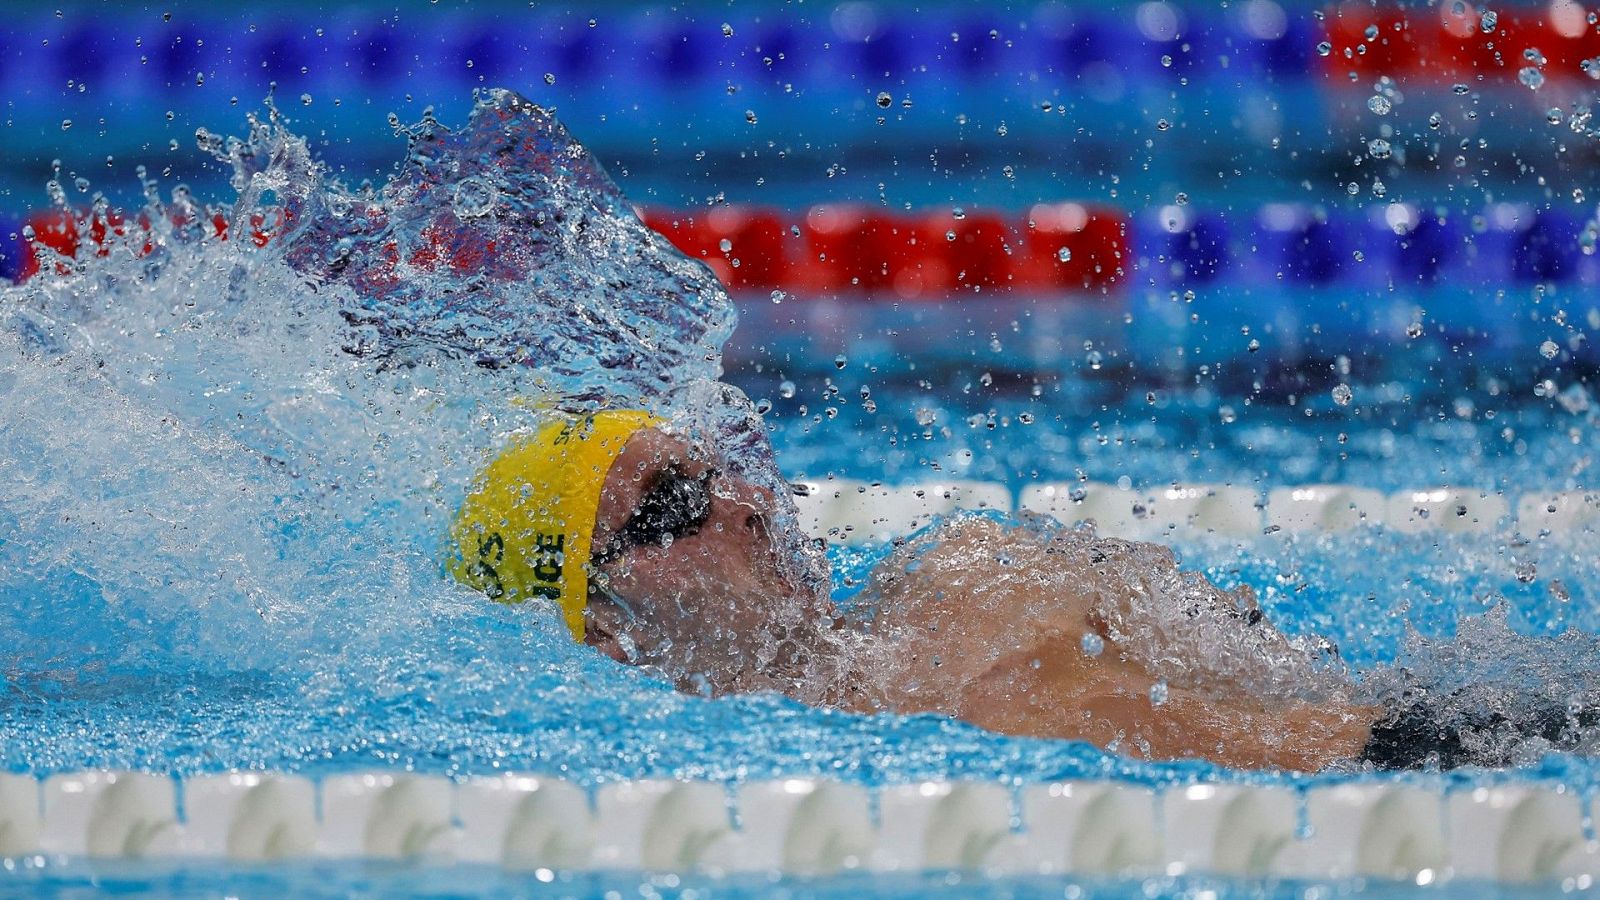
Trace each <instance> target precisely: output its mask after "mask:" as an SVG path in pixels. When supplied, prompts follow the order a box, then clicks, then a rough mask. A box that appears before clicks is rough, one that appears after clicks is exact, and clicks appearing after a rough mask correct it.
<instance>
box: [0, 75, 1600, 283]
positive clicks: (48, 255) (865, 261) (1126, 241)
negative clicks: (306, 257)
mask: <svg viewBox="0 0 1600 900" xmlns="http://www.w3.org/2000/svg"><path fill="white" fill-rule="evenodd" d="M1597 71H1600V69H1597ZM638 212H639V214H640V216H641V218H642V219H643V220H644V221H645V223H646V224H648V225H649V226H650V227H651V228H653V229H654V230H655V231H657V232H658V233H659V234H661V235H663V236H664V237H666V238H667V239H668V240H669V241H670V242H671V243H672V244H673V245H674V246H675V247H677V248H678V249H679V250H680V251H681V252H683V253H684V254H685V255H687V256H689V257H690V258H693V259H697V260H700V261H702V262H704V263H705V264H706V265H707V266H708V267H710V268H711V269H712V271H713V272H714V273H715V274H716V275H717V277H718V278H719V279H721V280H722V282H723V283H724V284H725V285H727V287H728V288H729V289H730V290H731V291H733V292H735V293H739V294H753V295H759V294H763V293H767V294H770V293H772V292H781V293H783V294H788V295H790V296H793V297H795V298H796V299H801V300H804V299H806V298H809V297H852V298H861V299H866V300H876V301H889V302H896V301H906V302H919V301H943V300H948V299H953V298H964V299H966V300H967V301H970V302H983V301H984V300H986V299H988V298H989V297H992V296H994V295H995V294H996V293H1002V294H1006V293H1010V294H1019V295H1023V296H1031V297H1037V298H1040V299H1042V300H1059V301H1065V302H1073V303H1080V304H1089V305H1093V304H1099V303H1108V302H1110V301H1111V300H1113V299H1116V298H1118V297H1120V296H1121V295H1123V294H1126V293H1128V292H1129V291H1131V290H1135V289H1137V290H1157V291H1172V292H1180V291H1185V290H1198V289H1205V288H1207V287H1212V286H1216V287H1228V288H1234V287H1253V288H1260V289H1262V290H1271V291H1274V292H1281V291H1283V290H1284V289H1285V288H1286V287H1289V288H1301V287H1306V288H1314V287H1334V286H1337V287H1341V288H1350V289H1359V288H1363V287H1365V288H1370V289H1372V290H1374V291H1381V292H1385V293H1388V292H1392V291H1393V290H1396V289H1398V288H1400V287H1416V288H1418V289H1428V288H1431V287H1434V286H1436V285H1440V284H1474V285H1480V286H1489V287H1496V288H1498V287H1504V286H1507V285H1533V284H1548V285H1561V284H1564V283H1579V284H1585V285H1589V284H1600V256H1597V255H1596V254H1594V253H1593V248H1594V246H1595V245H1596V239H1597V237H1600V225H1597V224H1596V223H1595V222H1594V221H1592V220H1591V219H1588V218H1585V217H1584V216H1583V215H1580V214H1579V213H1577V212H1573V211H1566V210H1559V209H1543V210H1540V209H1535V208H1534V207H1532V206H1528V205H1523V204H1516V203H1493V204H1490V205H1488V206H1487V207H1485V208H1484V210H1483V212H1482V213H1481V214H1480V215H1478V216H1473V217H1468V216H1466V215H1464V214H1440V213H1439V212H1438V211H1427V210H1422V209H1419V208H1418V207H1415V206H1412V205H1409V204H1404V203H1378V204H1372V205H1370V206H1368V207H1366V208H1364V209H1362V210H1359V211H1346V210H1337V209H1335V210H1328V209H1325V208H1322V207H1318V206H1314V205H1306V204H1290V203H1271V204H1266V205H1263V206H1261V207H1259V208H1256V209H1253V210H1250V211H1248V212H1244V213H1230V214H1226V215H1223V214H1220V213H1216V212H1210V211H1205V210H1199V209H1195V208H1193V207H1190V206H1188V205H1178V204H1173V205H1167V206H1162V207H1157V208H1154V209H1150V210H1146V211H1143V212H1138V213H1130V212H1128V211H1125V210H1121V209H1117V208H1113V207H1109V206H1105V205H1099V204H1085V203H1078V202H1070V201H1068V202H1059V203H1038V204H1035V205H1033V206H1031V207H1029V208H1027V209H1025V210H1020V211H1000V210H994V209H987V208H984V209H979V208H970V209H965V210H963V209H960V208H951V209H939V210H925V211H920V212H904V211H894V210H888V209H884V208H882V207H874V206H866V205H860V204H821V205H816V206H811V207H808V208H806V209H799V210H780V209H775V208H769V207H759V206H733V205H722V206H715V207H710V208H706V209H696V210H667V209H659V208H654V207H646V208H641V209H639V210H638ZM183 215H187V216H188V217H189V218H188V219H187V220H185V221H179V222H175V223H174V226H175V228H176V229H178V230H180V231H182V232H183V233H184V234H185V236H186V238H185V239H188V240H196V239H202V240H204V239H215V240H229V239H230V238H236V237H237V236H238V235H239V234H241V233H243V234H246V235H247V236H248V238H249V240H250V241H251V243H252V244H253V245H255V246H264V245H266V244H267V243H269V242H270V241H271V240H272V239H273V236H274V234H276V233H277V231H278V230H279V229H280V227H281V223H280V222H278V221H276V220H275V218H274V216H273V214H271V213H270V212H269V213H256V214H254V215H253V216H252V220H251V222H250V223H249V227H248V228H238V227H234V225H233V223H230V222H229V221H228V220H227V219H226V218H225V217H224V216H223V215H222V214H220V213H187V214H183ZM1469 218H1470V219H1471V221H1470V222H1469V221H1468V219H1469ZM149 230H150V228H149V222H148V219H147V217H146V215H145V214H144V213H138V214H132V215H125V214H123V213H119V212H115V211H111V212H104V213H98V214H94V215H89V214H88V213H83V212H68V211H64V210H48V211H44V212H38V213H34V214H32V215H29V216H27V217H25V218H23V219H15V218H5V217H0V276H3V277H7V278H10V279H12V280H14V281H22V280H26V279H27V278H29V277H32V276H33V275H34V274H37V272H38V271H39V269H40V266H41V265H50V264H52V263H54V265H56V267H57V268H59V269H61V270H62V271H66V270H68V268H69V264H68V261H70V260H72V259H76V258H79V256H80V254H82V253H84V252H85V251H86V248H89V247H93V248H94V250H93V252H94V253H95V254H96V255H100V256H104V255H106V254H108V253H109V252H110V251H111V249H112V247H113V246H119V247H123V248H127V249H130V250H132V251H133V252H134V253H136V254H139V255H145V254H149V253H152V252H154V251H155V250H156V247H155V244H154V243H153V242H152V241H151V240H150V239H149V237H148V235H149ZM30 234H31V235H32V240H28V239H27V235H30ZM429 234H431V235H434V237H435V238H436V239H448V240H450V241H452V242H455V244H456V245H459V246H460V247H467V248H469V249H470V248H471V247H472V246H473V243H474V242H479V243H481V244H483V249H484V250H485V253H486V254H487V248H488V247H489V245H490V244H491V243H492V242H498V241H499V240H500V239H502V238H504V235H499V234H496V233H495V232H494V231H493V228H492V226H482V227H480V226H477V225H474V226H471V227H468V226H463V227H462V228H461V229H459V230H457V231H451V232H450V233H449V234H443V233H436V232H429ZM396 254H397V255H399V251H398V250H396ZM405 263H406V264H407V265H410V266H412V267H413V268H414V269H416V270H417V271H418V272H424V271H432V270H436V269H438V268H439V267H440V266H442V265H446V264H448V263H449V260H448V255H441V254H440V253H439V252H438V248H437V247H434V246H433V245H431V244H428V245H425V246H418V247H416V248H414V249H413V252H411V253H410V254H409V256H406V258H405Z"/></svg>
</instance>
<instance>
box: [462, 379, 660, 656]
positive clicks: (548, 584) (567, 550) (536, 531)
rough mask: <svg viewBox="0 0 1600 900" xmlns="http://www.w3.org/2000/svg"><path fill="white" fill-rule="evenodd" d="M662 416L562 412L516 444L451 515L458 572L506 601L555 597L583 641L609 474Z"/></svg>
mask: <svg viewBox="0 0 1600 900" xmlns="http://www.w3.org/2000/svg"><path fill="white" fill-rule="evenodd" d="M661 421H662V420H661V418H660V417H658V416H654V415H651V414H650V413H647V412H644V411H642V410H607V411H604V412H598V413H594V414H592V415H586V416H570V415H561V416H560V417H559V418H558V419H557V420H555V421H553V422H551V423H549V424H547V425H545V426H543V427H541V428H540V429H539V430H538V431H537V432H535V433H534V435H533V436H532V437H531V438H528V439H524V440H520V441H515V442H513V443H512V444H511V445H510V446H509V447H507V448H506V449H505V450H504V451H503V452H501V454H500V455H499V456H497V457H495V458H494V459H493V460H492V461H490V463H489V464H488V465H487V466H485V467H484V469H483V471H482V472H480V473H478V477H477V479H476V480H475V481H474V482H473V487H472V490H471V491H470V492H469V493H468V494H467V497H466V499H465V500H463V501H462V503H461V510H460V512H458V513H457V514H456V519H455V521H454V522H453V523H451V526H450V542H451V544H452V545H453V548H454V552H453V553H452V554H451V559H450V561H449V568H450V572H451V574H453V575H455V577H456V578H457V579H459V580H460V581H461V582H463V583H465V584H469V585H471V586H473V587H475V588H477V589H479V590H481V591H483V592H485V593H487V594H488V595H489V597H490V598H491V599H493V600H498V601H500V602H501V603H521V602H523V601H524V600H527V599H528V598H530V597H542V598H544V599H546V600H552V601H554V602H555V603H556V604H557V605H559V606H560V607H561V613H562V616H563V617H564V618H565V619H566V622H567V627H568V628H569V629H571V631H572V636H573V637H575V638H577V639H578V640H580V641H581V640H583V631H584V626H583V610H584V608H585V607H587V606H588V604H589V573H588V568H589V542H590V539H591V538H592V536H593V535H594V519H595V513H596V512H597V511H598V510H599V508H600V492H601V489H602V488H604V487H605V483H606V473H607V472H609V471H610V470H611V464H612V463H613V462H615V461H616V459H617V456H618V455H619V454H621V453H622V448H623V447H624V446H626V445H627V443H628V438H630V437H632V436H633V435H634V433H635V432H637V431H639V430H640V429H643V428H649V427H650V426H652V425H655V424H658V423H659V422H661Z"/></svg>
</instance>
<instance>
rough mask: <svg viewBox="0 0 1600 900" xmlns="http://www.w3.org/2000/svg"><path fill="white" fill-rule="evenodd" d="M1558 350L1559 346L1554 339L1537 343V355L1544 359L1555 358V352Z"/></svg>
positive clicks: (1559, 350) (1559, 349) (1558, 351)
mask: <svg viewBox="0 0 1600 900" xmlns="http://www.w3.org/2000/svg"><path fill="white" fill-rule="evenodd" d="M1560 352H1561V346H1560V345H1559V344H1557V343H1556V342H1555V341H1545V342H1544V343H1542V344H1540V345H1539V355H1540V356H1542V357H1544V358H1545V359H1555V358H1556V354H1558V353H1560Z"/></svg>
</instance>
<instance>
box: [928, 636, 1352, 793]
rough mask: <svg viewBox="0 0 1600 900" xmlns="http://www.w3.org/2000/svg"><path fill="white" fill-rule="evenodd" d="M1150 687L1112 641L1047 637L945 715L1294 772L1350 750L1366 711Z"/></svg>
mask: <svg viewBox="0 0 1600 900" xmlns="http://www.w3.org/2000/svg"><path fill="white" fill-rule="evenodd" d="M1030 643H1032V642H1030ZM1156 684H1157V682H1156V680H1155V679H1154V678H1152V677H1151V676H1150V675H1149V674H1148V673H1146V672H1145V671H1144V670H1143V669H1141V668H1140V667H1138V666H1137V665H1134V664H1131V663H1127V662H1124V661H1122V660H1120V659H1117V658H1116V655H1115V650H1114V648H1107V650H1106V651H1105V653H1104V655H1103V656H1102V657H1099V658H1094V659H1090V658H1089V657H1086V656H1084V654H1083V653H1082V651H1081V649H1079V648H1077V647H1070V648H1069V647H1063V646H1062V645H1061V642H1060V641H1059V640H1057V639H1055V638H1047V639H1045V640H1041V641H1039V642H1037V643H1035V644H1033V645H1032V646H1023V647H1019V648H1018V649H1017V650H1016V651H1014V652H1012V653H1009V654H1007V655H1006V656H1005V657H1003V658H1001V659H1000V660H998V661H996V662H995V663H994V664H993V665H992V666H991V667H990V668H989V670H988V671H987V672H985V673H984V674H983V675H982V676H981V677H980V678H979V679H977V680H976V681H975V682H973V683H972V684H971V685H970V686H969V687H968V689H967V690H965V691H964V692H963V693H962V695H961V696H960V698H959V699H958V700H957V702H956V704H955V707H956V708H955V710H954V712H955V714H956V716H957V717H959V718H961V719H964V720H966V721H970V722H972V723H973V724H975V725H979V726H981V727H984V728H988V729H990V730H993V731H999V732H1003V733H1006V734H1015V735H1025V736H1032V737H1054V738H1066V739H1072V740H1083V741H1088V742H1090V743H1093V744H1095V745H1097V746H1100V747H1105V748H1108V749H1112V750H1115V751H1117V752H1119V753H1124V754H1127V755H1130V756H1138V757H1144V758H1149V759H1189V758H1203V759H1208V760H1212V761H1215V762H1219V763H1222V764H1224V765H1229V766H1236V767H1245V768H1279V769H1293V770H1299V771H1315V770H1317V769H1321V768H1323V767H1325V766H1327V765H1329V764H1330V763H1333V762H1336V761H1339V760H1344V759H1352V758H1354V757H1356V756H1357V755H1359V754H1360V752H1361V749H1362V747H1363V746H1364V745H1365V744H1366V741H1367V737H1368V734H1369V733H1370V726H1371V722H1372V721H1373V718H1374V716H1373V714H1372V711H1371V710H1368V709H1366V708H1364V707H1356V706H1349V705H1342V704H1337V703H1328V704H1320V705H1312V704H1309V703H1306V702H1305V701H1302V700H1272V699H1270V698H1256V697H1252V696H1221V697H1218V696H1208V695H1206V694H1203V693H1200V692H1198V691H1193V690H1189V689H1185V688H1181V687H1164V688H1163V689H1157V690H1156V691H1155V692H1154V693H1153V692H1152V688H1154V687H1155V685H1156ZM1163 694H1164V696H1163Z"/></svg>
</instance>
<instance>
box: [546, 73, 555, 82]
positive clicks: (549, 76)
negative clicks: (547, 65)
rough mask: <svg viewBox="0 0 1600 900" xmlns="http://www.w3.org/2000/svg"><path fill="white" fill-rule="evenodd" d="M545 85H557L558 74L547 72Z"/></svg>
mask: <svg viewBox="0 0 1600 900" xmlns="http://www.w3.org/2000/svg"><path fill="white" fill-rule="evenodd" d="M544 83H545V84H555V83H556V73H554V72H546V73H544Z"/></svg>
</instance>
